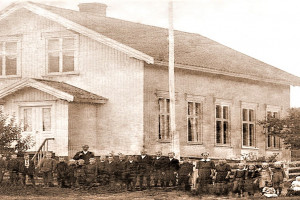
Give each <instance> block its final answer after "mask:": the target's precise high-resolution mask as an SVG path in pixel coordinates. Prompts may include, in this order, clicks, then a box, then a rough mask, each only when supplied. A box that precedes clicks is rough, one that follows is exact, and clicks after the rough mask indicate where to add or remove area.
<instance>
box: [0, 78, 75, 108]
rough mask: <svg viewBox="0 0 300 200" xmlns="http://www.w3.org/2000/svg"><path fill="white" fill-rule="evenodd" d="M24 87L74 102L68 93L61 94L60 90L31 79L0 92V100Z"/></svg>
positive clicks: (18, 82)
mask: <svg viewBox="0 0 300 200" xmlns="http://www.w3.org/2000/svg"><path fill="white" fill-rule="evenodd" d="M25 87H33V88H36V89H38V90H41V91H43V92H46V93H48V94H51V95H53V96H55V97H57V98H60V99H64V100H67V101H69V102H70V101H73V100H74V97H73V96H72V95H70V94H68V93H65V92H62V91H60V90H57V89H55V88H52V87H50V86H47V85H45V84H43V83H39V82H38V81H35V80H33V79H28V78H26V79H24V80H21V81H17V82H15V83H14V84H11V85H10V86H8V87H6V88H3V89H2V90H0V99H2V98H4V97H6V96H7V95H10V94H12V93H14V92H16V91H18V90H20V89H22V88H25Z"/></svg>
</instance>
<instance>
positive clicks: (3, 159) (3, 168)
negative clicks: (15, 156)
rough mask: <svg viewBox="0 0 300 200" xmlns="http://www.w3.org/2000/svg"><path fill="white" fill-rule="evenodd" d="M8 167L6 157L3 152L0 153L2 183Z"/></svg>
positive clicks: (0, 178)
mask: <svg viewBox="0 0 300 200" xmlns="http://www.w3.org/2000/svg"><path fill="white" fill-rule="evenodd" d="M6 168H7V162H6V157H3V156H2V154H0V184H1V183H2V181H3V176H4V173H5V169H6Z"/></svg>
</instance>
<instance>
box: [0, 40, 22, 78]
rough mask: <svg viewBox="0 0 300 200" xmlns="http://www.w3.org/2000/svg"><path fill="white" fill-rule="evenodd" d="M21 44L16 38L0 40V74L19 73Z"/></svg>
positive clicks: (10, 74) (2, 75)
mask: <svg viewBox="0 0 300 200" xmlns="http://www.w3.org/2000/svg"><path fill="white" fill-rule="evenodd" d="M19 46H20V44H19V42H18V41H17V40H16V41H15V40H12V41H9V40H8V41H0V76H1V77H11V76H17V75H18V71H19V70H18V69H19V63H20V58H19V55H20V53H19V52H20V47H19Z"/></svg>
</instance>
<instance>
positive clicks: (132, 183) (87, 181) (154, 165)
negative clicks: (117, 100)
mask: <svg viewBox="0 0 300 200" xmlns="http://www.w3.org/2000/svg"><path fill="white" fill-rule="evenodd" d="M146 156H147V155H144V156H143V155H141V156H139V157H141V158H139V157H138V158H137V159H136V158H135V157H134V156H127V158H126V156H125V155H122V154H119V156H118V158H117V159H116V157H114V156H113V155H112V154H110V155H108V156H107V157H106V156H102V157H100V160H99V161H97V160H96V158H94V157H91V158H89V159H88V162H86V161H85V160H83V159H78V160H74V159H71V160H69V161H67V162H66V160H65V157H59V159H58V162H57V161H56V160H55V159H53V158H52V153H50V152H49V153H47V154H46V157H45V158H44V159H43V160H41V162H40V163H39V165H38V166H36V167H35V165H34V163H33V161H31V160H29V155H28V154H25V155H24V157H23V158H22V159H21V160H20V159H17V155H16V154H13V155H12V156H11V158H10V159H9V160H8V161H6V159H4V158H2V157H0V184H1V182H2V179H3V174H4V173H5V170H6V169H7V170H8V171H9V176H10V182H11V184H13V185H16V184H17V182H18V180H19V179H20V178H19V177H20V175H21V178H22V183H23V184H24V185H26V184H25V180H26V176H28V178H29V179H30V180H31V182H32V184H33V186H35V181H34V173H35V171H38V172H40V173H41V175H42V177H43V181H44V187H51V186H53V185H54V184H53V173H56V174H57V183H58V186H59V187H70V188H91V187H93V186H99V185H103V186H106V187H105V188H107V189H108V190H110V189H112V190H115V189H116V187H118V188H119V189H124V190H125V189H127V190H130V191H132V190H135V189H136V184H137V180H139V181H140V189H142V185H143V179H144V178H145V179H146V180H147V185H148V183H149V185H148V186H149V187H150V177H151V178H152V179H153V182H154V187H156V186H157V185H158V181H159V182H160V186H161V187H165V186H169V183H171V184H172V186H181V185H184V187H181V188H182V189H185V190H190V189H191V188H190V183H191V180H190V177H192V174H193V164H192V163H191V162H190V161H189V160H188V159H186V158H185V159H184V160H183V162H182V163H181V164H179V162H178V160H177V159H175V158H173V155H169V158H165V159H164V160H160V159H161V153H159V152H158V154H157V156H156V157H153V158H152V160H151V162H148V161H147V162H148V164H149V166H146V165H144V164H145V163H146V162H145V161H143V159H145V157H146ZM166 163H169V164H168V167H166V165H164V164H166ZM196 168H197V169H198V173H199V175H198V178H200V177H201V176H202V177H207V179H211V180H205V178H204V179H201V180H200V184H199V185H198V187H199V188H196V189H200V190H201V188H205V186H207V185H210V186H211V188H213V193H214V194H216V195H228V194H229V192H230V191H231V192H232V193H233V194H235V195H238V196H242V195H245V194H246V195H249V196H253V195H254V194H255V193H261V194H262V195H264V196H266V197H277V196H279V195H281V192H282V188H283V183H284V181H285V179H286V177H285V172H284V170H283V166H282V163H280V162H275V163H274V166H273V167H272V168H270V166H269V164H268V163H262V164H261V165H254V164H248V165H246V164H245V163H239V164H238V168H237V169H236V170H233V169H232V168H231V166H230V165H229V164H228V163H226V160H224V159H223V160H220V161H219V163H218V164H217V165H216V166H215V165H214V163H213V161H210V160H209V159H202V160H200V161H199V162H198V163H197V166H196ZM144 169H145V170H144ZM203 169H204V170H203ZM207 169H208V170H207ZM201 170H202V171H201ZM205 170H206V172H208V176H206V175H207V173H206V172H205ZM201 174H202V175H201ZM203 174H204V176H203ZM205 174H206V175H205ZM148 175H149V176H148ZM297 178H298V179H299V180H298V183H300V177H297ZM148 179H149V180H148ZM203 180H204V181H203ZM148 181H149V182H148ZM201 181H202V182H201ZM296 181H297V180H296ZM296 181H294V182H293V184H292V187H293V189H290V190H289V192H290V194H292V191H293V190H298V191H299V192H300V184H298V185H297V182H296ZM206 184H207V185H206ZM209 191H210V190H208V189H207V190H203V191H202V192H204V193H208V192H209ZM296 193H297V192H296ZM293 194H294V193H293Z"/></svg>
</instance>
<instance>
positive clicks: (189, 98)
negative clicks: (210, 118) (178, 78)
mask: <svg viewBox="0 0 300 200" xmlns="http://www.w3.org/2000/svg"><path fill="white" fill-rule="evenodd" d="M204 100H205V97H203V96H200V95H191V94H186V105H187V108H186V120H187V121H186V125H187V126H186V141H187V144H190V145H193V144H203V102H204ZM189 103H193V115H189ZM196 104H200V107H199V109H200V111H199V114H198V116H196V115H195V114H196V110H195V106H196ZM196 117H198V123H199V125H198V131H199V132H198V135H197V136H198V141H189V119H190V118H196Z"/></svg>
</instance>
